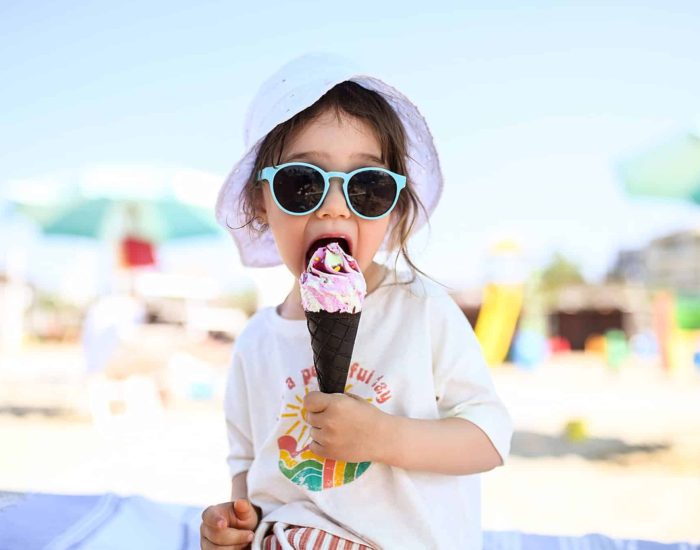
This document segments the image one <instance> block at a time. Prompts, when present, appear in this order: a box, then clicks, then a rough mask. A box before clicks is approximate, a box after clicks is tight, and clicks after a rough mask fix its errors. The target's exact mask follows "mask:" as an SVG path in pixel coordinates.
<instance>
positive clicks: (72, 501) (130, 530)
mask: <svg viewBox="0 0 700 550" xmlns="http://www.w3.org/2000/svg"><path fill="white" fill-rule="evenodd" d="M200 516H201V509H200V508H197V507H195V506H185V505H178V504H164V503H160V502H154V501H152V500H149V499H146V498H143V497H139V496H132V497H121V496H117V495H114V494H104V495H79V496H77V495H47V494H18V493H2V492H0V549H2V550H123V549H124V550H126V549H128V550H138V549H141V548H144V549H145V548H149V549H150V548H158V549H159V550H199V523H200ZM484 550H700V546H696V545H693V544H687V543H676V544H665V543H660V542H651V541H643V540H621V539H611V538H609V537H606V536H603V535H586V536H583V537H560V536H551V535H534V534H529V533H521V532H517V531H500V532H499V531H486V532H485V533H484Z"/></svg>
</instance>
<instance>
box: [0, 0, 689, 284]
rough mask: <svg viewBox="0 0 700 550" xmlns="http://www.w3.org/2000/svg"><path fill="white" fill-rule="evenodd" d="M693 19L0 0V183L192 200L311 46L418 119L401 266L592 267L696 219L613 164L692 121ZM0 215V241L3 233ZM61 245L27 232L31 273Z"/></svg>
mask: <svg viewBox="0 0 700 550" xmlns="http://www.w3.org/2000/svg"><path fill="white" fill-rule="evenodd" d="M698 29H700V4H698V3H697V2H693V1H687V2H674V1H671V2H663V3H661V2H655V3H651V2H621V3H587V5H586V6H583V5H574V4H573V3H555V2H537V1H533V2H528V3H527V5H526V6H525V5H523V4H522V2H444V1H433V2H430V3H425V2H376V1H373V2H369V1H365V0H359V1H355V2H353V3H352V4H348V3H331V2H308V1H297V2H282V1H268V2H257V3H253V4H250V3H241V2H231V1H221V2H214V1H201V2H196V3H195V2H181V1H177V0H175V1H168V2H165V1H154V2H131V1H125V2H119V3H116V2H40V1H37V2H32V3H29V2H23V3H20V2H14V3H13V2H2V3H0V37H2V38H1V39H0V40H1V42H0V44H1V47H0V74H2V75H3V78H2V80H3V85H2V86H0V102H1V104H2V105H3V108H2V109H0V200H2V199H1V197H3V196H4V197H13V196H14V197H16V196H21V197H23V198H25V199H27V197H29V198H30V199H32V200H36V199H37V197H38V198H41V199H44V200H49V199H51V198H55V199H59V198H61V197H63V196H65V194H66V192H67V191H66V189H67V188H68V187H70V186H73V185H76V184H81V185H84V186H87V187H90V186H92V188H94V189H98V190H100V191H101V192H108V191H109V189H112V190H113V189H114V188H117V189H121V192H123V193H130V192H134V193H143V192H144V190H148V189H150V190H155V191H159V190H162V189H163V188H166V187H168V186H169V185H170V184H173V183H174V185H175V187H177V188H178V189H179V190H180V191H181V192H183V193H185V194H187V195H188V197H189V198H190V199H191V200H193V201H195V202H199V203H201V204H204V205H206V206H208V207H212V206H213V201H214V198H215V195H216V191H217V187H218V185H219V183H220V182H221V181H223V179H224V178H225V176H226V174H227V173H228V171H229V170H230V168H231V167H232V166H233V164H234V163H235V162H236V161H237V160H238V158H239V157H240V156H241V154H242V153H243V140H242V125H243V118H244V115H245V110H246V108H247V105H248V103H249V102H250V100H251V99H252V97H253V95H254V94H255V93H256V91H257V89H258V87H259V85H260V84H261V82H262V81H263V80H264V79H265V78H266V77H267V76H269V74H271V73H272V72H273V71H274V70H276V69H277V68H278V67H279V66H280V65H281V64H283V63H284V62H286V61H288V60H289V59H290V58H292V57H294V56H296V55H300V54H303V53H306V52H309V51H330V52H334V53H339V54H342V55H345V56H347V57H350V58H352V59H354V60H355V61H356V62H358V63H359V64H361V65H364V66H365V67H367V69H368V70H369V71H370V72H373V73H375V74H377V75H378V76H380V77H381V78H383V79H384V80H385V81H386V82H388V83H390V84H392V85H393V86H395V87H396V88H398V89H399V90H401V91H402V92H404V93H405V94H406V95H407V96H408V97H409V98H411V99H412V100H413V102H414V103H416V105H417V106H418V108H419V109H420V110H421V112H422V113H423V115H424V116H425V118H426V119H427V121H428V124H429V125H430V128H431V131H432V133H433V136H434V138H435V141H436V144H437V148H438V152H439V154H440V159H441V164H442V168H443V175H444V179H445V189H444V192H443V197H442V201H441V203H440V205H439V206H438V208H437V209H436V211H435V213H434V215H433V217H432V220H431V231H430V234H429V235H428V232H427V231H422V232H421V233H420V234H419V235H418V236H417V237H416V240H415V243H414V256H415V260H416V262H417V264H418V265H419V266H420V267H423V268H425V270H426V271H427V272H428V273H429V274H432V275H435V276H436V277H437V278H438V279H439V280H442V281H444V282H447V283H448V284H452V285H455V286H468V285H473V284H477V283H479V282H481V281H483V279H484V277H485V273H486V272H487V271H488V269H487V265H488V263H489V261H490V260H489V257H488V251H489V249H490V248H491V247H492V246H493V244H494V243H496V242H497V241H498V240H500V239H504V238H507V239H516V240H517V241H518V242H519V243H520V246H521V247H522V253H523V255H524V257H525V258H526V259H527V262H529V263H528V265H532V266H536V265H541V264H542V263H544V262H546V260H547V259H548V258H549V257H551V255H552V254H553V253H554V252H555V251H557V250H560V251H562V252H564V253H565V254H566V255H567V256H569V257H570V258H571V259H573V260H574V261H576V262H577V263H579V264H580V265H581V267H582V269H583V271H584V273H585V274H586V276H587V277H589V278H590V279H591V280H596V279H600V278H602V277H603V275H604V274H605V272H606V271H607V269H608V268H609V267H610V265H611V264H612V262H613V261H614V258H615V254H616V252H617V250H619V249H620V248H632V247H639V246H643V245H644V244H645V243H647V242H648V241H649V240H650V239H652V238H654V237H658V236H660V235H663V234H665V233H667V232H670V231H675V230H680V229H684V228H688V227H692V226H698V225H700V212H699V211H698V209H697V208H694V207H692V206H691V205H686V204H683V203H679V202H675V201H669V200H657V199H650V198H632V197H628V196H626V194H625V193H624V190H623V188H622V186H621V183H620V181H619V178H618V176H617V172H616V170H617V166H619V163H620V162H622V161H623V160H624V159H627V158H631V157H633V156H635V155H638V154H641V153H643V152H644V151H645V150H648V149H649V148H652V147H653V146H655V145H656V144H659V143H663V141H664V140H666V139H670V138H672V137H673V136H675V135H677V134H678V133H680V132H686V131H690V130H694V129H700V99H699V98H700V70H698V67H699V64H698V63H699V62H698V60H699V59H700V40H698V39H697V31H698ZM193 190H194V192H193ZM0 224H2V225H0V233H2V235H0V251H2V250H6V249H7V248H8V242H12V241H14V242H16V241H17V239H16V236H17V234H19V233H18V231H20V230H19V229H17V228H18V227H19V226H18V225H17V224H16V223H15V224H14V225H11V224H10V222H8V221H7V220H5V221H0ZM21 231H23V233H22V234H25V235H26V234H33V233H32V232H31V230H27V229H26V228H23V229H22V230H21ZM32 238H33V237H32ZM32 242H35V241H32ZM71 246H73V245H72V244H66V243H58V242H56V241H51V244H50V246H48V248H47V245H46V244H45V243H44V242H43V241H42V242H41V243H39V244H36V243H35V244H33V245H32V248H31V249H29V248H28V250H30V252H29V253H28V254H29V263H30V270H33V271H34V272H35V273H36V274H43V275H44V276H46V273H48V272H52V270H53V269H57V268H56V266H58V265H63V264H62V261H63V259H65V255H66V252H65V250H66V247H71ZM49 248H50V250H49ZM187 250H188V252H187V255H188V256H189V257H191V254H193V253H195V252H194V251H195V250H196V251H199V252H201V254H202V256H201V257H202V263H203V267H202V269H204V270H207V269H212V270H214V271H216V272H217V273H218V274H219V275H220V276H222V277H229V276H232V275H235V274H236V273H239V272H240V270H241V268H240V266H239V265H238V263H237V258H236V252H235V248H234V247H233V245H232V244H231V243H230V242H229V241H228V240H227V239H225V238H222V239H221V240H219V241H217V242H216V243H208V244H206V245H205V244H203V243H194V244H190V245H189V248H188V249H187ZM172 256H173V258H174V257H176V256H177V253H176V252H173V253H172ZM0 261H3V260H2V258H0ZM4 261H7V259H6V257H5V260H4ZM90 261H91V260H85V262H86V264H85V265H87V264H89V263H90ZM64 263H65V262H64ZM211 264H213V265H211ZM222 266H224V269H221V268H222ZM64 267H65V266H64ZM72 269H73V270H75V269H76V267H75V265H73V267H72ZM256 272H258V274H259V270H256ZM37 276H39V275H37ZM260 276H261V277H266V276H267V275H265V274H262V275H260Z"/></svg>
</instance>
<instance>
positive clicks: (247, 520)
mask: <svg viewBox="0 0 700 550" xmlns="http://www.w3.org/2000/svg"><path fill="white" fill-rule="evenodd" d="M232 508H233V515H234V516H235V518H232V519H234V521H233V522H232V524H233V526H234V527H238V528H239V529H255V528H256V527H257V525H258V513H257V512H256V511H255V509H254V508H253V505H252V504H251V503H250V501H248V500H246V499H244V498H239V499H238V500H236V501H235V502H234V503H233V504H232Z"/></svg>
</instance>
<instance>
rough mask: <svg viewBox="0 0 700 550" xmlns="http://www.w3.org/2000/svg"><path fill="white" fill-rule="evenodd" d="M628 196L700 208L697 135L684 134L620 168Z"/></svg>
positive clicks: (625, 162) (699, 165)
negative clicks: (691, 204)
mask: <svg viewBox="0 0 700 550" xmlns="http://www.w3.org/2000/svg"><path fill="white" fill-rule="evenodd" d="M619 173H620V176H621V178H622V182H623V185H624V188H625V190H626V191H627V193H629V194H630V195H636V196H650V197H667V198H676V199H681V200H684V201H689V202H692V203H694V204H697V205H700V132H695V133H694V132H686V133H683V134H681V135H677V136H675V137H674V138H672V139H669V140H667V141H665V142H664V143H662V144H660V145H657V146H656V147H653V148H651V149H648V150H647V151H644V152H642V153H641V154H638V155H636V156H634V157H631V158H629V159H628V160H625V161H623V162H622V163H621V164H620V166H619Z"/></svg>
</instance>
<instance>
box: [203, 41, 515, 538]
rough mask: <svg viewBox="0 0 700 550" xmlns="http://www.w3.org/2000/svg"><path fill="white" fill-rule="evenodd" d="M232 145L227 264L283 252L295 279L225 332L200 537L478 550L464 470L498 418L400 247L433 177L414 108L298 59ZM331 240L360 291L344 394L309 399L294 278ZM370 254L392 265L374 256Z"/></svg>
mask: <svg viewBox="0 0 700 550" xmlns="http://www.w3.org/2000/svg"><path fill="white" fill-rule="evenodd" d="M245 139H246V143H247V144H248V145H249V149H248V152H247V153H246V155H245V156H244V157H243V159H242V160H241V161H240V162H239V163H238V164H237V165H236V166H235V167H234V169H233V171H232V173H231V175H230V176H229V178H228V180H227V181H226V183H225V184H224V186H223V188H222V190H221V192H220V195H219V201H218V204H217V218H218V219H219V221H220V222H221V223H222V224H224V225H225V226H226V227H228V228H229V230H230V231H231V233H232V235H233V237H234V238H235V240H236V243H237V245H238V248H239V250H240V254H241V258H242V261H243V263H244V264H246V265H249V266H255V267H262V266H271V265H276V264H279V263H280V262H283V263H284V264H285V265H286V267H287V268H288V269H289V270H290V271H291V273H292V274H293V275H294V276H295V278H296V279H297V283H296V284H295V285H294V287H293V288H292V289H291V291H290V292H289V294H288V295H287V297H286V299H285V300H284V302H283V303H281V304H279V305H278V306H277V307H274V308H273V307H271V308H265V309H262V310H260V311H259V312H258V313H257V314H256V315H255V316H253V317H252V318H251V320H250V321H249V324H248V326H247V327H246V329H245V330H244V331H243V333H242V334H241V335H240V337H239V338H238V340H237V341H236V344H235V347H234V352H233V362H232V366H231V369H230V372H229V379H228V386H227V392H226V397H225V413H226V422H227V430H228V438H229V449H230V452H229V456H228V464H229V467H230V471H231V475H232V478H233V480H232V492H231V502H228V503H223V504H218V505H215V506H210V507H209V508H207V509H206V510H205V511H204V512H203V514H202V520H203V521H202V525H201V546H202V548H203V549H213V548H246V547H248V545H250V544H252V546H253V548H303V549H307V548H308V549H311V548H390V549H393V548H404V549H405V548H420V549H425V548H440V549H449V548H460V549H478V548H481V530H480V492H479V476H477V475H475V474H478V473H480V472H485V471H488V470H491V469H493V468H495V467H496V466H499V465H501V464H503V461H504V459H505V457H506V456H507V454H508V450H509V446H510V438H511V434H512V427H511V421H510V418H509V416H508V413H507V412H506V410H505V408H504V406H503V404H502V403H501V401H500V400H499V398H498V396H497V395H496V393H495V391H494V388H493V384H492V381H491V377H490V374H489V371H488V368H487V366H486V364H485V362H484V360H483V358H482V355H481V351H480V348H479V344H478V342H477V340H476V338H475V336H474V333H473V331H472V329H471V327H470V326H469V323H468V321H467V320H466V318H465V317H464V315H463V314H462V312H461V311H460V310H459V308H458V307H457V306H456V304H455V303H454V302H453V301H452V300H451V299H450V297H449V296H448V295H447V293H446V292H445V291H444V290H443V289H442V288H441V287H439V286H438V285H436V284H435V283H432V282H431V281H430V280H429V279H427V278H426V277H424V276H422V275H421V272H418V269H417V268H416V267H415V266H414V264H413V263H412V262H411V260H410V258H409V255H408V251H407V241H408V238H409V236H410V235H411V234H412V233H413V232H415V230H416V229H417V228H418V227H420V226H421V225H422V224H423V223H425V222H426V221H427V217H428V216H429V215H430V213H431V212H432V211H433V209H434V208H435V205H436V203H437V200H438V198H439V196H440V192H441V188H442V177H441V173H440V166H439V162H438V157H437V153H436V151H435V147H434V145H433V140H432V137H431V134H430V131H429V130H428V127H427V125H426V123H425V121H424V119H423V118H422V116H421V115H420V113H419V112H418V110H417V109H416V107H415V106H414V105H413V104H412V103H411V102H410V101H409V100H408V99H407V98H406V97H405V96H404V95H402V94H401V93H399V92H398V91H397V90H395V89H394V88H392V87H390V86H388V85H387V84H385V83H384V82H382V81H381V80H379V79H377V78H374V77H370V76H367V75H366V74H364V73H361V72H358V71H357V70H355V69H354V68H352V67H351V66H350V65H349V64H348V63H347V62H346V61H344V60H342V59H338V58H336V57H332V56H324V55H307V56H304V57H302V58H299V59H297V60H295V61H292V62H291V63H289V64H287V65H286V66H284V67H283V68H282V69H280V71H279V72H278V73H277V74H275V75H273V76H272V77H271V78H270V79H269V80H268V81H267V82H266V83H265V84H263V86H262V88H261V89H260V91H259V93H258V95H257V96H256V98H255V99H254V101H253V104H252V106H251V108H250V110H249V112H248V116H247V120H246V129H245ZM268 167H272V170H267V171H266V172H265V173H266V174H267V175H268V176H267V177H268V178H269V180H263V179H261V176H262V174H261V172H262V171H263V169H264V168H268ZM359 168H380V169H382V170H379V171H367V170H365V171H364V172H362V174H364V176H363V177H357V174H354V175H352V172H353V171H355V170H357V169H359ZM324 172H333V174H331V175H330V176H325V177H324ZM368 172H369V173H368ZM270 173H272V174H273V175H272V176H270V175H269V174H270ZM340 173H342V174H340ZM348 174H351V176H348ZM401 176H407V183H406V185H405V187H403V188H401V185H400V182H402V180H403V178H402V177H401ZM270 180H271V181H270ZM331 241H335V242H337V243H338V244H340V246H341V247H342V248H343V249H344V250H345V251H346V252H347V253H349V254H350V255H351V256H352V257H354V258H355V259H356V260H357V262H358V264H359V266H360V268H361V270H362V272H363V274H364V276H365V279H366V283H367V296H366V299H365V302H364V306H363V308H362V316H361V321H360V325H359V331H358V334H357V339H356V343H355V348H354V352H353V356H352V364H351V366H350V370H349V373H348V378H347V386H346V392H345V393H334V394H325V393H321V392H319V391H317V390H318V384H317V380H316V374H315V370H314V366H313V358H312V351H311V345H310V337H309V333H308V330H307V325H306V321H305V316H304V311H303V308H302V305H301V297H300V290H299V283H298V279H299V276H300V274H301V273H302V272H303V271H304V269H305V268H306V264H307V262H308V258H309V254H310V253H312V252H313V251H314V250H315V249H316V248H317V247H318V246H319V245H321V244H325V243H328V242H331ZM380 250H382V251H386V252H391V251H398V253H399V254H401V255H402V256H403V258H404V260H405V261H406V263H407V265H408V266H409V267H410V269H409V271H408V272H396V262H394V268H393V269H391V268H389V267H386V266H385V265H382V264H380V263H378V262H375V256H376V255H377V254H378V252H379V251H380Z"/></svg>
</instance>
